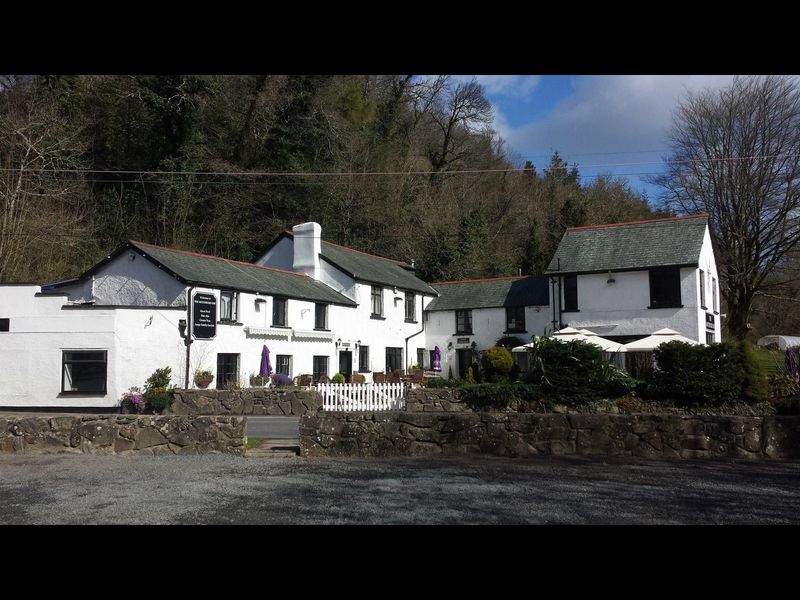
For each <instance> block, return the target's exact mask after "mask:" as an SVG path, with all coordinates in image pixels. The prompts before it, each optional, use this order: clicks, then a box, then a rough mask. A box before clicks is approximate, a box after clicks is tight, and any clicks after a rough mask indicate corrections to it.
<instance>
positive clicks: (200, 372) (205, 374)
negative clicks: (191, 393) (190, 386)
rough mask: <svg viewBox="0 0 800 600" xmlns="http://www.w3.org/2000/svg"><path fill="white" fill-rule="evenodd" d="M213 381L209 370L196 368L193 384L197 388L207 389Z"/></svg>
mask: <svg viewBox="0 0 800 600" xmlns="http://www.w3.org/2000/svg"><path fill="white" fill-rule="evenodd" d="M213 380H214V376H213V375H212V374H211V370H210V369H203V368H201V367H198V368H197V369H195V371H194V384H195V385H196V386H197V387H199V388H207V387H208V386H209V385H210V384H211V382H212V381H213Z"/></svg>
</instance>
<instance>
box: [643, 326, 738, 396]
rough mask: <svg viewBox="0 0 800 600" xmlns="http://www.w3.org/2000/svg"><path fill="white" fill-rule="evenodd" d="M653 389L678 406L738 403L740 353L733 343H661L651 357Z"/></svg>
mask: <svg viewBox="0 0 800 600" xmlns="http://www.w3.org/2000/svg"><path fill="white" fill-rule="evenodd" d="M653 357H654V360H655V364H656V368H655V369H654V370H653V382H652V383H653V388H654V391H655V392H656V394H657V395H658V396H660V397H663V398H669V399H671V400H674V401H675V402H676V403H678V404H682V405H720V404H726V403H734V402H737V401H740V400H741V399H742V396H743V385H744V381H745V369H744V365H743V362H744V359H743V357H742V351H741V349H740V348H739V346H738V345H737V344H735V343H729V342H723V343H721V344H711V345H710V346H704V345H702V344H688V343H685V342H677V341H676V342H668V343H666V344H661V345H660V346H659V347H658V348H656V349H655V352H654V354H653Z"/></svg>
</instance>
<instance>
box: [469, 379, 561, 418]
mask: <svg viewBox="0 0 800 600" xmlns="http://www.w3.org/2000/svg"><path fill="white" fill-rule="evenodd" d="M462 401H463V402H464V403H465V404H466V405H467V406H469V407H470V408H472V409H473V410H478V411H493V410H503V409H505V408H512V409H514V410H519V411H521V412H529V411H530V408H531V405H533V404H537V405H538V407H539V408H540V409H544V408H546V407H549V406H551V405H552V403H551V402H550V398H547V397H546V394H545V393H544V392H543V391H542V389H541V388H540V387H539V386H536V385H526V384H521V383H515V384H510V383H482V384H478V385H466V386H464V391H463V394H462Z"/></svg>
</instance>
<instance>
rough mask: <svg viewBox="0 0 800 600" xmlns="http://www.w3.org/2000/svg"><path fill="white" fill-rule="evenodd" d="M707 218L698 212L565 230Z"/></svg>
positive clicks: (574, 229)
mask: <svg viewBox="0 0 800 600" xmlns="http://www.w3.org/2000/svg"><path fill="white" fill-rule="evenodd" d="M699 218H706V219H707V218H708V213H698V214H696V215H681V216H677V217H662V218H659V219H647V220H641V221H623V222H621V223H605V224H600V225H583V226H581V227H567V231H582V230H585V229H601V228H610V227H622V226H625V225H647V224H649V223H663V222H666V221H683V220H686V219H699Z"/></svg>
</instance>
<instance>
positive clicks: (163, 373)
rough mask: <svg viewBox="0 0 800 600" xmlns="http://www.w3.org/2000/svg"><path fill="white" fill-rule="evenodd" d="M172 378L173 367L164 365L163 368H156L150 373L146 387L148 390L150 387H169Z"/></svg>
mask: <svg viewBox="0 0 800 600" xmlns="http://www.w3.org/2000/svg"><path fill="white" fill-rule="evenodd" d="M171 379H172V369H171V368H170V367H164V368H163V369H156V371H155V373H153V374H152V375H150V377H148V378H147V381H146V382H145V384H144V389H145V390H148V389H150V388H165V389H166V388H168V387H169V382H170V380H171Z"/></svg>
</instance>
